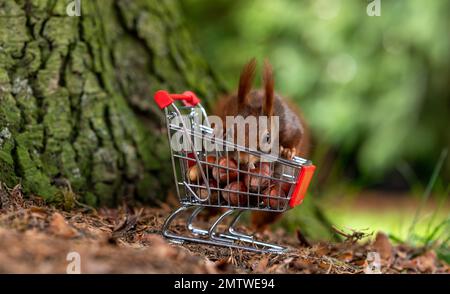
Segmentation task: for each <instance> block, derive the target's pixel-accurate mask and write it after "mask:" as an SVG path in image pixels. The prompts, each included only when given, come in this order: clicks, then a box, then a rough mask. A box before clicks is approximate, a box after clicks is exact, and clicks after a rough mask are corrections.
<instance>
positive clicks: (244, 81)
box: [238, 58, 256, 106]
mask: <svg viewBox="0 0 450 294" xmlns="http://www.w3.org/2000/svg"><path fill="white" fill-rule="evenodd" d="M255 69H256V59H255V58H252V59H251V60H250V61H249V62H248V63H247V64H246V65H245V66H244V68H243V69H242V72H241V77H240V79H239V88H238V103H239V106H241V105H245V104H246V103H247V98H248V97H247V96H248V93H250V90H251V89H252V83H253V79H254V78H255Z"/></svg>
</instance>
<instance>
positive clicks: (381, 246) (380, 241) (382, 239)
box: [372, 232, 392, 261]
mask: <svg viewBox="0 0 450 294" xmlns="http://www.w3.org/2000/svg"><path fill="white" fill-rule="evenodd" d="M372 248H373V249H375V250H376V251H377V252H378V253H379V254H380V257H381V259H382V260H384V261H388V260H390V259H391V257H392V244H391V242H390V241H389V238H388V236H387V235H386V234H385V233H383V232H378V233H377V236H376V237H375V241H374V242H373V243H372Z"/></svg>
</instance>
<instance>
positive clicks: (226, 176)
mask: <svg viewBox="0 0 450 294" xmlns="http://www.w3.org/2000/svg"><path fill="white" fill-rule="evenodd" d="M218 164H219V165H220V166H223V167H224V168H220V167H216V166H215V167H213V169H212V175H213V177H214V179H216V181H218V182H219V183H226V182H233V181H235V180H236V178H237V174H238V172H237V171H236V170H237V164H236V161H235V160H234V159H232V158H228V159H227V158H226V157H221V158H219V161H218ZM230 169H235V170H230Z"/></svg>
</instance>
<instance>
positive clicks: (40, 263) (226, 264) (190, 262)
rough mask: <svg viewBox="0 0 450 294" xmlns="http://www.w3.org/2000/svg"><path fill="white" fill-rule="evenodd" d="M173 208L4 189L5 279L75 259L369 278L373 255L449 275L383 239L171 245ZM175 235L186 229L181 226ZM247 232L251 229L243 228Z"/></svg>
mask: <svg viewBox="0 0 450 294" xmlns="http://www.w3.org/2000/svg"><path fill="white" fill-rule="evenodd" d="M171 209H172V208H171V207H169V206H168V205H167V204H162V205H161V207H160V208H152V207H127V206H125V205H124V206H121V207H119V208H116V209H111V208H101V209H98V210H94V209H91V208H89V207H86V206H82V205H78V208H75V209H73V210H71V211H70V212H66V211H64V210H62V209H59V208H56V207H51V206H47V205H45V204H44V202H43V201H42V199H40V198H29V199H28V198H27V199H24V198H23V195H22V192H21V189H20V186H16V187H15V188H13V189H6V188H5V187H1V186H0V273H66V269H67V267H68V264H69V263H70V262H69V261H67V255H68V253H69V252H74V251H75V252H77V253H79V254H80V258H81V272H82V273H351V274H357V273H364V271H365V269H366V268H367V265H368V261H367V257H368V255H369V256H370V254H368V253H369V252H378V253H379V255H380V262H381V272H382V273H450V268H449V266H448V265H447V264H444V263H443V262H442V261H440V260H438V259H437V258H436V254H435V253H434V251H433V250H431V249H424V248H411V247H408V246H406V245H395V246H394V245H392V244H391V242H390V241H389V239H388V238H387V237H386V235H384V234H383V233H378V234H377V235H376V237H375V240H374V242H372V243H363V244H361V243H360V242H356V241H357V240H358V239H359V238H360V237H361V236H362V235H363V234H362V233H359V232H350V233H349V234H348V236H347V237H346V240H345V241H343V242H341V243H323V242H317V243H311V242H309V241H308V240H306V239H305V238H304V237H303V236H302V234H301V232H300V231H297V233H296V234H293V235H291V234H288V233H286V232H285V231H284V230H282V229H278V230H276V231H275V232H269V231H266V232H264V233H258V234H257V235H256V237H257V238H260V239H263V240H269V241H273V242H275V243H279V244H285V245H289V246H290V248H291V251H290V252H289V253H286V254H281V255H275V254H258V253H251V252H247V251H242V250H236V249H229V248H223V247H216V246H205V245H198V244H184V245H176V244H171V243H169V242H168V241H167V240H165V239H164V238H163V237H161V235H160V229H161V226H162V223H163V221H164V219H165V217H166V216H167V215H168V214H169V213H170V210H171ZM173 229H174V230H175V231H178V230H182V229H183V223H182V222H179V223H177V224H176V225H175V226H174V228H173ZM240 229H241V230H244V231H245V230H246V228H240Z"/></svg>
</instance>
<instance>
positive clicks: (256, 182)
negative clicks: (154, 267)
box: [154, 90, 315, 253]
mask: <svg viewBox="0 0 450 294" xmlns="http://www.w3.org/2000/svg"><path fill="white" fill-rule="evenodd" d="M154 99H155V102H156V103H157V104H158V106H159V107H160V108H161V109H163V110H164V113H165V118H166V126H167V134H168V139H169V144H170V152H171V160H172V166H173V173H174V177H175V186H176V190H177V194H178V197H179V201H180V204H181V207H180V208H178V209H177V210H175V211H174V212H173V213H172V214H171V215H169V217H168V218H167V219H166V221H165V223H164V226H163V228H162V233H163V235H164V236H165V237H166V238H168V239H170V240H172V241H176V242H184V241H190V242H199V243H205V244H211V245H221V246H228V247H232V248H238V249H245V250H251V251H256V252H273V253H281V252H284V251H286V248H285V247H282V246H278V245H275V244H270V243H267V242H262V241H257V240H255V238H254V237H253V236H252V235H248V234H245V233H243V232H238V231H237V230H236V229H235V226H236V224H237V222H238V220H239V218H240V216H241V215H242V213H243V212H244V211H249V210H257V211H268V212H283V211H286V210H287V209H289V208H293V207H295V206H297V205H299V204H301V202H302V201H303V198H304V196H305V194H306V190H307V188H308V186H309V183H310V181H311V178H312V176H313V173H314V170H315V166H314V165H313V164H312V163H311V161H309V160H306V159H303V158H300V157H294V158H293V159H292V160H287V159H284V158H280V157H278V156H273V155H271V154H267V153H263V152H260V151H258V150H253V149H250V148H248V147H246V146H241V145H238V144H235V143H233V142H232V141H231V140H227V139H223V138H222V137H216V136H215V134H214V129H213V128H211V125H210V123H209V121H208V117H207V114H206V111H205V109H204V108H203V107H202V105H201V103H200V100H199V99H198V98H197V96H196V95H195V94H194V93H192V92H184V93H183V94H169V93H168V92H167V91H163V90H161V91H157V92H156V93H155V96H154ZM176 100H180V101H181V102H182V105H180V106H177V105H176V102H175V101H176ZM250 155H251V156H252V157H253V158H256V162H257V163H256V164H255V165H254V166H251V165H250V164H242V163H241V162H242V161H241V158H244V157H246V156H250ZM208 207H211V208H219V210H220V211H221V214H220V215H219V216H218V217H217V218H216V219H215V220H214V221H213V222H212V223H211V224H208V226H207V227H206V228H201V227H197V226H196V225H194V222H195V220H196V218H197V217H198V215H199V214H200V212H201V211H202V210H203V209H205V208H208ZM190 210H192V211H190ZM183 212H189V213H188V214H185V213H183ZM180 215H187V219H186V223H185V225H186V228H185V230H183V232H181V231H180V230H177V232H176V233H175V231H174V230H171V225H173V224H172V223H173V222H174V220H175V219H176V218H177V217H178V216H180ZM227 219H230V221H229V222H227V221H226V220H227Z"/></svg>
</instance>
